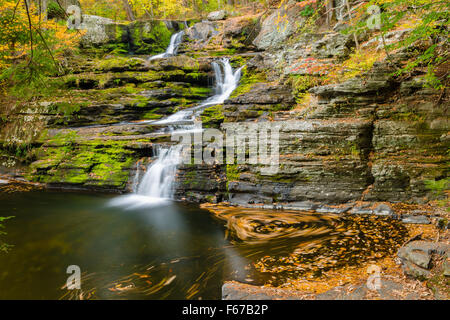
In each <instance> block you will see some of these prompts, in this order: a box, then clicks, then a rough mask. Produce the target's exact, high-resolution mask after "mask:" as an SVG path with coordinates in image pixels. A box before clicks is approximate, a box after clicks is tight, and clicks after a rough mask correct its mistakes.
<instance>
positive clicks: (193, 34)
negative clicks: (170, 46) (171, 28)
mask: <svg viewBox="0 0 450 320" xmlns="http://www.w3.org/2000/svg"><path fill="white" fill-rule="evenodd" d="M217 34H219V31H218V28H217V25H216V24H215V23H214V22H209V21H203V22H199V23H196V24H195V25H193V26H192V27H190V28H189V29H187V30H186V36H187V37H188V38H190V39H191V40H201V41H206V40H208V39H209V38H210V37H212V36H215V35H217Z"/></svg>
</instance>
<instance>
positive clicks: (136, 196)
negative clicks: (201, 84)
mask: <svg viewBox="0 0 450 320" xmlns="http://www.w3.org/2000/svg"><path fill="white" fill-rule="evenodd" d="M212 66H213V69H214V75H215V94H214V95H213V96H212V97H210V98H208V99H206V100H205V101H204V102H203V103H201V104H199V105H198V106H195V107H193V108H189V109H186V110H181V111H178V112H176V113H175V114H173V115H171V116H169V117H167V118H166V119H162V120H158V121H153V122H152V123H153V124H165V125H167V126H168V128H169V133H173V132H175V131H179V130H182V131H186V132H194V131H196V130H199V129H200V130H201V128H198V126H197V125H196V124H197V123H196V121H195V120H196V117H197V116H198V115H200V114H201V112H202V111H203V110H204V109H205V108H207V107H208V106H212V105H217V104H221V103H223V102H224V101H225V100H226V99H228V98H229V97H230V95H231V94H232V93H233V91H234V90H235V89H236V88H237V86H238V84H239V80H240V78H241V69H242V67H241V68H238V69H237V70H234V69H233V68H232V66H231V64H230V61H229V60H228V59H225V58H224V59H220V60H218V61H217V62H213V63H212ZM180 122H181V123H182V125H177V123H180ZM200 124H201V123H200ZM181 161H182V146H181V145H174V146H167V147H166V146H159V147H157V149H156V159H155V160H154V161H153V162H152V163H151V164H150V165H149V166H148V167H147V170H146V172H145V174H144V176H143V177H142V179H141V180H140V181H139V179H140V175H141V174H140V171H139V166H140V163H138V164H137V167H138V169H137V173H136V176H135V178H134V181H133V193H132V194H130V195H125V196H120V197H117V198H115V199H113V200H112V201H111V202H110V205H112V206H124V207H127V208H128V209H133V208H138V207H142V206H154V205H163V204H168V203H170V200H171V199H173V196H174V182H175V175H176V171H177V167H178V165H179V164H180V163H181Z"/></svg>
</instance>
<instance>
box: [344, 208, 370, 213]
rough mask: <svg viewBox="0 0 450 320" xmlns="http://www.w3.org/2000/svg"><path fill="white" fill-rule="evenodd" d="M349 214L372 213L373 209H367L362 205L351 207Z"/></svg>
mask: <svg viewBox="0 0 450 320" xmlns="http://www.w3.org/2000/svg"><path fill="white" fill-rule="evenodd" d="M350 213H351V214H373V213H374V212H373V210H372V209H367V208H364V207H354V208H353V209H351V210H350Z"/></svg>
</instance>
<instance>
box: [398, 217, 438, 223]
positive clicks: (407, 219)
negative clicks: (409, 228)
mask: <svg viewBox="0 0 450 320" xmlns="http://www.w3.org/2000/svg"><path fill="white" fill-rule="evenodd" d="M402 222H403V223H411V224H430V223H431V221H430V219H429V218H428V217H426V216H413V215H403V216H402Z"/></svg>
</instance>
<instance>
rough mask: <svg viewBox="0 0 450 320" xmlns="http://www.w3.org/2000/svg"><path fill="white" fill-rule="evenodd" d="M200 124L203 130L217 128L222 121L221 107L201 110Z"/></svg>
mask: <svg viewBox="0 0 450 320" xmlns="http://www.w3.org/2000/svg"><path fill="white" fill-rule="evenodd" d="M201 119H202V124H203V127H204V128H218V127H219V126H220V124H221V123H222V122H223V121H224V119H225V116H224V114H223V105H220V104H219V105H216V106H212V107H209V108H206V109H205V110H203V112H202V115H201Z"/></svg>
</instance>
